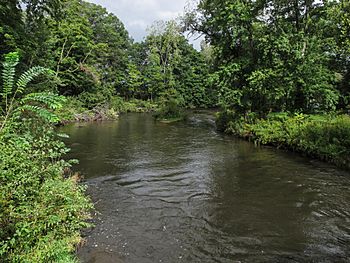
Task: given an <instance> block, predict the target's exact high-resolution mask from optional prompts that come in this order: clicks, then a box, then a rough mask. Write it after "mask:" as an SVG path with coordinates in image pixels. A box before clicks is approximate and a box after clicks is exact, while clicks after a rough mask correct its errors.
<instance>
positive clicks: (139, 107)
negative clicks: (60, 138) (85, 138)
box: [56, 96, 158, 125]
mask: <svg viewBox="0 0 350 263" xmlns="http://www.w3.org/2000/svg"><path fill="white" fill-rule="evenodd" d="M157 108H158V105H157V104H156V103H153V102H150V101H143V100H137V99H133V100H129V101H126V100H124V99H123V98H120V97H117V96H116V97H113V98H111V99H109V100H106V101H104V102H100V103H96V104H93V105H89V104H87V103H86V102H83V101H81V100H79V99H78V98H75V97H68V98H67V101H66V104H65V106H64V107H63V108H62V109H59V110H58V111H57V112H56V114H57V115H58V116H59V118H60V120H61V122H60V123H61V124H62V125H65V124H68V123H73V122H94V121H108V120H116V119H118V117H119V115H120V114H123V113H128V112H132V113H145V112H154V111H156V110H157Z"/></svg>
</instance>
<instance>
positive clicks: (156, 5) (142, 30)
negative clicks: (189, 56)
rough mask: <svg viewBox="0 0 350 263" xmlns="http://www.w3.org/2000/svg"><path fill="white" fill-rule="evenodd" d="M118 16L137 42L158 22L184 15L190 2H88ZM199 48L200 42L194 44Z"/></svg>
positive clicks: (97, 0)
mask: <svg viewBox="0 0 350 263" xmlns="http://www.w3.org/2000/svg"><path fill="white" fill-rule="evenodd" d="M88 1H89V2H92V3H96V4H99V5H101V6H103V7H105V8H107V10H108V11H109V12H112V13H114V14H115V15H117V16H118V17H119V18H120V19H121V20H122V22H123V23H124V25H125V27H126V29H127V30H128V31H129V34H130V35H131V37H132V38H133V39H135V40H136V41H141V40H142V39H143V38H144V37H145V36H146V34H147V33H146V29H147V27H148V26H150V25H152V23H153V22H154V21H156V20H169V19H173V18H176V17H178V16H179V15H182V14H183V12H184V8H185V5H186V2H187V1H188V0H88ZM194 45H195V46H196V47H197V48H198V46H199V44H198V41H197V42H196V43H194Z"/></svg>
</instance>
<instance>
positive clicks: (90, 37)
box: [0, 0, 214, 109]
mask: <svg viewBox="0 0 350 263" xmlns="http://www.w3.org/2000/svg"><path fill="white" fill-rule="evenodd" d="M2 2H3V3H2V4H1V7H0V8H1V10H0V22H1V24H0V25H1V27H0V45H1V47H2V48H1V51H0V52H1V54H0V55H1V57H2V56H3V55H4V54H6V53H8V52H10V51H17V52H19V54H20V56H21V58H22V59H21V62H22V64H21V68H22V70H24V69H27V68H29V67H31V66H33V65H39V66H43V67H46V68H50V69H52V70H54V71H55V76H56V81H55V83H50V85H48V83H44V86H40V85H36V86H35V87H33V88H35V89H36V90H38V91H42V90H47V89H51V90H52V91H55V92H58V93H59V94H60V95H65V96H67V97H74V98H77V99H78V100H79V101H80V102H81V103H82V104H83V106H86V107H87V108H90V109H91V108H93V107H96V106H98V105H101V104H112V105H111V106H114V105H113V104H117V103H118V102H119V100H117V102H115V97H116V96H119V97H122V98H124V99H125V100H131V99H139V100H149V101H157V100H159V99H161V98H166V97H169V96H170V97H176V98H177V99H179V101H181V103H182V106H186V107H207V106H209V105H211V104H212V100H213V98H214V97H213V96H212V95H211V94H212V93H211V92H208V90H207V87H206V82H205V80H206V78H207V75H208V70H209V67H208V65H207V64H206V61H205V58H204V56H203V55H202V54H201V53H200V52H198V51H196V50H195V49H194V48H193V47H192V45H190V44H189V43H188V41H187V40H186V38H185V37H184V35H183V32H182V28H181V26H179V25H178V24H177V23H176V22H175V21H169V22H157V23H155V24H154V25H153V26H152V27H151V28H150V29H149V35H148V36H147V37H146V38H145V40H144V41H143V42H141V43H134V42H133V40H132V39H131V38H130V36H129V34H128V32H127V31H126V29H125V27H124V25H123V23H122V22H121V21H120V20H119V19H118V18H117V17H116V16H115V15H113V14H111V13H108V12H107V10H106V9H104V8H102V7H101V6H98V5H95V4H92V3H87V2H85V1H80V0H69V1H68V0H48V1H34V0H32V1H19V0H18V1H15V0H11V1H7V0H2ZM9 14H10V15H9ZM73 106H74V105H73Z"/></svg>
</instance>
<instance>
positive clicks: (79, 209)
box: [0, 53, 92, 263]
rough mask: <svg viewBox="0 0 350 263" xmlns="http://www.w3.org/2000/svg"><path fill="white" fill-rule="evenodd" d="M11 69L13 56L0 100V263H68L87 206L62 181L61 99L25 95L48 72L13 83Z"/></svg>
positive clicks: (77, 190) (69, 182)
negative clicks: (56, 128) (58, 126)
mask: <svg viewBox="0 0 350 263" xmlns="http://www.w3.org/2000/svg"><path fill="white" fill-rule="evenodd" d="M17 64H18V55H17V54H16V53H10V54H8V55H7V56H6V57H5V62H4V64H3V74H2V75H3V78H4V80H3V83H4V85H3V88H2V90H1V97H0V106H2V110H3V112H4V114H3V115H1V116H0V149H1V151H0V258H1V262H33V263H34V262H35V263H37V262H74V261H75V260H74V257H73V256H72V252H73V251H74V246H75V245H76V244H77V243H79V241H80V236H79V231H80V230H81V229H82V228H83V227H86V226H88V224H87V223H86V220H87V219H88V218H89V213H88V211H89V210H90V209H91V208H92V205H91V203H90V201H89V200H88V199H87V198H86V197H85V195H84V188H83V187H81V186H79V185H77V183H76V182H75V181H74V180H73V179H72V178H71V177H70V176H69V174H67V173H66V176H64V172H65V171H67V169H68V168H69V167H70V165H71V163H70V162H66V161H64V160H62V156H63V155H64V154H65V153H66V152H67V151H68V149H67V148H66V146H65V145H64V144H63V143H62V142H61V141H60V140H59V136H58V135H56V133H55V132H54V128H53V124H54V123H56V122H57V121H58V120H59V119H58V117H57V115H56V114H54V113H53V111H54V110H57V109H59V108H60V107H62V104H63V102H64V98H63V97H61V96H57V95H54V94H52V93H29V94H25V89H26V88H27V85H28V84H29V82H30V81H31V80H32V79H34V78H35V77H36V76H38V75H40V74H50V71H49V70H47V69H44V68H40V67H35V68H32V69H30V70H29V71H27V72H25V73H24V74H22V75H21V76H20V78H19V79H18V80H17V81H16V80H15V67H16V65H17Z"/></svg>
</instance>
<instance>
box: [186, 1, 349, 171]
mask: <svg viewBox="0 0 350 263" xmlns="http://www.w3.org/2000/svg"><path fill="white" fill-rule="evenodd" d="M349 11H350V2H349V1H348V0H341V1H326V0H325V1H314V0H305V1H299V0H297V1H285V0H269V1H260V0H258V1H252V0H247V1H234V0H201V1H199V5H198V6H196V7H195V8H193V10H190V11H189V12H188V14H187V15H186V17H185V18H184V22H185V24H186V26H187V28H188V29H189V30H191V31H192V32H201V33H203V34H204V35H205V38H206V42H207V43H209V44H210V45H209V46H207V47H206V49H207V50H206V54H210V55H211V60H212V64H211V68H210V74H209V76H210V78H209V79H210V80H211V81H210V83H209V85H211V87H212V89H213V90H216V91H217V92H218V103H219V105H220V106H221V107H222V113H221V114H220V116H219V120H218V123H219V126H220V127H221V129H222V130H224V131H227V132H230V133H234V134H237V135H240V136H243V137H246V136H247V135H249V136H248V137H249V138H254V139H255V140H256V141H257V142H259V143H265V144H275V145H284V146H285V147H288V148H290V149H296V150H300V151H303V152H306V153H309V154H311V155H316V156H318V157H321V158H323V159H329V160H334V161H336V162H338V163H342V164H345V165H348V163H349V159H348V157H347V156H348V154H349V149H350V148H349V141H348V139H347V138H348V137H349V130H350V127H349V117H348V116H347V115H344V116H338V115H340V114H347V113H348V111H349V109H350V106H349V105H350V104H349V103H350V101H349V100H350V19H349V18H350V16H349V14H350V12H349ZM278 113H280V114H278ZM295 114H297V115H295ZM303 114H307V115H310V114H311V116H309V117H306V115H303ZM315 114H317V115H316V116H312V115H315ZM271 116H284V117H283V118H277V119H275V118H272V119H271ZM294 116H303V117H302V118H297V120H296V119H295V118H296V117H294Z"/></svg>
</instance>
